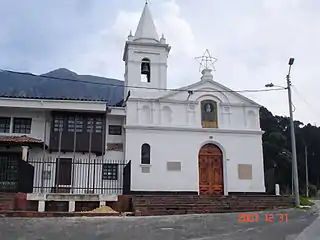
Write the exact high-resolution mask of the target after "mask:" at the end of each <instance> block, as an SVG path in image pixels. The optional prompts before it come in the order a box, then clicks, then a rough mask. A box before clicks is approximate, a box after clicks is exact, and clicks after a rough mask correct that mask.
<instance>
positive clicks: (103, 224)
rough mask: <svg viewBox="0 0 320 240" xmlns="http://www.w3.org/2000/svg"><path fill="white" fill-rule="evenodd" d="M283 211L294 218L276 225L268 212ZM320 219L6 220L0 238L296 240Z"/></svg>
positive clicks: (308, 215)
mask: <svg viewBox="0 0 320 240" xmlns="http://www.w3.org/2000/svg"><path fill="white" fill-rule="evenodd" d="M279 213H282V214H288V215H287V216H288V219H286V218H284V220H283V222H279V220H280V218H278V219H277V218H276V217H275V218H274V219H273V220H274V222H266V218H265V214H279ZM268 216H271V215H268ZM317 216H318V214H317V212H316V211H315V210H308V211H305V210H298V209H289V210H282V211H272V212H259V220H258V222H254V223H244V222H242V223H241V222H238V220H239V217H238V213H228V214H208V215H182V216H162V217H101V218H88V217H81V218H4V217H2V218H0V239H1V240H2V239H5V240H11V239H14V240H42V239H46V240H47V239H48V240H51V239H52V240H57V239H59V240H69V239H72V240H89V239H90V240H91V239H94V240H100V239H101V240H108V239H112V240H122V239H130V240H144V239H146V240H171V239H172V240H173V239H174V240H180V239H181V240H216V239H219V240H220V239H225V240H238V239H243V240H293V239H295V238H296V237H297V236H298V235H299V234H300V233H301V232H302V231H303V230H304V229H306V228H307V227H308V226H309V225H311V224H312V223H313V222H314V220H315V219H316V218H317ZM315 239H316V238H315ZM319 239H320V236H319ZM309 240H311V239H309Z"/></svg>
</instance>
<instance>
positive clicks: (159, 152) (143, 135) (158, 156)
mask: <svg viewBox="0 0 320 240" xmlns="http://www.w3.org/2000/svg"><path fill="white" fill-rule="evenodd" d="M126 132H127V134H126V138H127V141H128V142H129V143H130V144H128V145H127V147H126V155H128V156H130V158H131V160H132V166H131V168H132V175H131V181H132V182H131V184H132V185H131V190H133V191H198V153H199V150H200V148H201V146H202V145H203V144H205V143H207V142H216V143H218V144H219V145H221V146H222V147H223V149H222V150H223V152H224V165H225V171H224V174H225V182H224V183H225V189H226V190H227V191H228V192H264V191H265V187H264V173H263V159H262V143H261V135H259V134H255V135H254V134H251V135H250V134H226V133H209V132H203V131H202V132H201V131H198V132H196V131H195V132H192V133H190V132H188V131H165V130H164V129H162V130H161V131H160V130H159V131H157V130H142V129H126ZM210 136H212V137H213V139H212V140H210V139H209V138H210ZM143 143H148V144H150V146H151V170H150V173H142V172H141V165H140V159H141V157H140V156H141V153H140V151H141V150H140V149H141V145H142V144H143ZM167 161H181V163H182V169H181V172H169V171H167V169H166V162H167ZM238 164H252V168H253V179H252V180H240V179H238Z"/></svg>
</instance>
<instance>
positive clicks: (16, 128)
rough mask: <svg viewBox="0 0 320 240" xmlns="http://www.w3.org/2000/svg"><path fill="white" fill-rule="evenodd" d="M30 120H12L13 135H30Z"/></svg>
mask: <svg viewBox="0 0 320 240" xmlns="http://www.w3.org/2000/svg"><path fill="white" fill-rule="evenodd" d="M31 122H32V118H14V119H13V133H25V134H30V133H31Z"/></svg>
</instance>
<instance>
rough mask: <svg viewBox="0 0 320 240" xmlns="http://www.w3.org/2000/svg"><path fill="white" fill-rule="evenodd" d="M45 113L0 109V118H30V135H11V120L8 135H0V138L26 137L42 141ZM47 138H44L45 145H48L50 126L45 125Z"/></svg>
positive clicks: (43, 111) (42, 111) (18, 109)
mask: <svg viewBox="0 0 320 240" xmlns="http://www.w3.org/2000/svg"><path fill="white" fill-rule="evenodd" d="M45 111H46V110H30V109H22V108H4V107H0V117H11V118H14V117H18V118H32V122H31V133H30V134H25V133H13V132H12V129H13V119H11V129H10V133H0V136H6V135H10V136H22V135H27V136H29V137H32V138H36V139H39V140H42V141H43V139H44V129H45V125H44V124H45ZM46 128H47V136H46V144H48V143H49V138H50V124H49V123H47V125H46Z"/></svg>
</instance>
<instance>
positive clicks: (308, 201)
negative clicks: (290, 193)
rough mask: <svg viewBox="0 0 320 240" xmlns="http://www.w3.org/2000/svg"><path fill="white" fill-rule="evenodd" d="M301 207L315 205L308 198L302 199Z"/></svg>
mask: <svg viewBox="0 0 320 240" xmlns="http://www.w3.org/2000/svg"><path fill="white" fill-rule="evenodd" d="M300 205H302V206H313V205H314V203H313V202H311V201H310V200H309V199H308V198H306V197H300Z"/></svg>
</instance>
